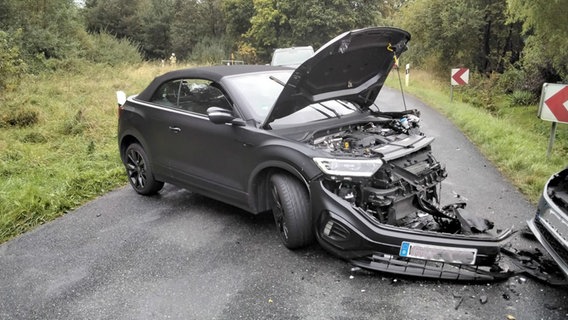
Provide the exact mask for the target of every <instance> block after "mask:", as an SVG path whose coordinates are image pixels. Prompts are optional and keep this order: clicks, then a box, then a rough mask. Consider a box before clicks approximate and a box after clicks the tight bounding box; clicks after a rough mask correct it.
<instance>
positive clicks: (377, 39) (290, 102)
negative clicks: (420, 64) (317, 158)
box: [263, 27, 410, 128]
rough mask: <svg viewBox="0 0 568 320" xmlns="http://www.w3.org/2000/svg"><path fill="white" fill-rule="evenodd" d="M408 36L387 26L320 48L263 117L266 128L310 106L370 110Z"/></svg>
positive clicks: (354, 33) (351, 34)
mask: <svg viewBox="0 0 568 320" xmlns="http://www.w3.org/2000/svg"><path fill="white" fill-rule="evenodd" d="M409 40H410V34H409V33H408V32H406V31H404V30H401V29H397V28H389V27H372V28H365V29H359V30H353V31H349V32H346V33H343V34H341V35H339V36H337V37H336V38H335V39H333V40H331V41H329V42H328V43H327V44H325V45H323V46H322V47H321V48H320V49H319V50H318V51H317V52H316V53H315V54H314V56H312V57H311V58H310V59H308V60H306V61H305V62H304V63H303V64H301V65H300V66H299V67H298V68H296V70H295V71H294V73H293V74H292V76H291V77H290V79H289V80H288V82H287V83H286V85H285V86H284V89H283V90H282V92H281V93H280V96H279V97H278V99H277V100H276V103H275V104H274V106H273V107H272V110H271V111H270V113H269V114H268V116H267V117H266V120H265V122H264V124H263V127H264V128H269V124H270V123H271V122H272V121H274V120H276V119H280V118H283V117H285V116H287V115H290V114H292V113H294V112H296V111H298V110H300V109H302V108H304V107H306V106H308V105H310V104H312V103H315V102H321V101H326V100H331V99H341V100H347V101H352V102H355V103H357V104H359V105H360V106H361V107H364V108H365V107H368V106H370V105H372V104H373V103H374V101H375V99H376V98H377V96H378V94H379V91H380V90H381V88H382V86H383V83H384V81H385V79H386V77H387V75H388V73H389V72H390V70H391V68H392V67H393V65H394V62H395V57H399V56H400V54H401V53H402V52H403V51H405V50H406V48H407V46H406V45H407V42H408V41H409Z"/></svg>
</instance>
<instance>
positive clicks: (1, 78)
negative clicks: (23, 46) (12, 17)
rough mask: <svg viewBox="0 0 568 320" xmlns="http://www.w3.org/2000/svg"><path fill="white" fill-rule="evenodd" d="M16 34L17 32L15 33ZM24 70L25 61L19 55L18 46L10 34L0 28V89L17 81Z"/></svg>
mask: <svg viewBox="0 0 568 320" xmlns="http://www.w3.org/2000/svg"><path fill="white" fill-rule="evenodd" d="M16 36H17V34H16ZM25 70H26V63H25V62H24V60H23V59H22V57H21V54H20V48H19V47H18V46H17V45H16V44H15V39H14V37H13V36H12V35H10V34H8V33H6V32H4V31H1V30H0V89H2V88H7V87H8V86H9V85H10V84H11V83H14V82H15V83H17V81H18V80H19V77H20V75H21V74H22V73H23V72H24V71H25Z"/></svg>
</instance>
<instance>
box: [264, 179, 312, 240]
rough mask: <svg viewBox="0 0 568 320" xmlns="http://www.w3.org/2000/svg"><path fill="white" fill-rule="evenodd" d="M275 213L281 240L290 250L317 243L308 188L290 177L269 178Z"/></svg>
mask: <svg viewBox="0 0 568 320" xmlns="http://www.w3.org/2000/svg"><path fill="white" fill-rule="evenodd" d="M270 191H271V195H272V199H271V200H272V201H271V206H272V213H273V215H274V222H275V223H276V228H277V230H278V233H279V234H280V239H281V240H282V242H283V243H284V245H285V246H286V247H287V248H289V249H297V248H301V247H304V246H307V245H309V244H311V243H312V242H313V241H314V232H313V228H312V219H311V212H310V201H309V196H308V192H307V190H306V188H305V187H304V186H303V185H302V184H301V183H300V181H298V179H296V178H294V177H292V176H290V175H287V174H280V173H278V174H274V175H272V177H271V178H270Z"/></svg>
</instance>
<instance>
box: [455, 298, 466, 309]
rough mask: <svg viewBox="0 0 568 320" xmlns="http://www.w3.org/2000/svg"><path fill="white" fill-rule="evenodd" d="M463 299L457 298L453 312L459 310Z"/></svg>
mask: <svg viewBox="0 0 568 320" xmlns="http://www.w3.org/2000/svg"><path fill="white" fill-rule="evenodd" d="M463 299H464V298H463V297H459V300H458V302H457V303H456V305H455V306H454V309H455V310H458V309H459V307H460V305H461V304H462V302H463Z"/></svg>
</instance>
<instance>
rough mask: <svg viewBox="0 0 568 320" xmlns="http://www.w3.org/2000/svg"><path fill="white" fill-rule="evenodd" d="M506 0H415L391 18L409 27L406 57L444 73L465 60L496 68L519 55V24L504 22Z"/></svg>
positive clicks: (475, 65) (466, 63) (484, 68)
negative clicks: (410, 34)
mask: <svg viewBox="0 0 568 320" xmlns="http://www.w3.org/2000/svg"><path fill="white" fill-rule="evenodd" d="M505 1H506V0H497V1H494V0H415V1H411V2H408V3H407V4H406V5H405V7H404V8H403V9H402V10H401V11H400V12H399V14H397V16H396V18H395V21H396V22H397V23H398V24H400V25H401V26H402V27H403V28H405V29H408V31H410V32H411V33H412V36H413V40H412V42H411V46H410V50H409V52H408V56H407V58H408V59H410V60H412V61H413V62H415V63H418V64H423V65H427V66H429V68H430V69H432V70H434V71H438V72H440V73H444V74H445V73H446V72H447V70H448V69H449V68H452V67H456V66H467V67H469V68H472V69H474V70H477V71H480V72H482V73H487V74H488V73H491V72H502V71H503V70H504V69H505V67H506V66H507V65H508V64H511V63H514V62H516V61H517V60H518V59H519V56H520V52H521V50H522V46H523V43H522V41H521V38H520V37H519V32H520V29H519V28H520V26H519V24H508V23H507V17H506V15H505V12H506V10H505V8H506V2H505Z"/></svg>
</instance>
